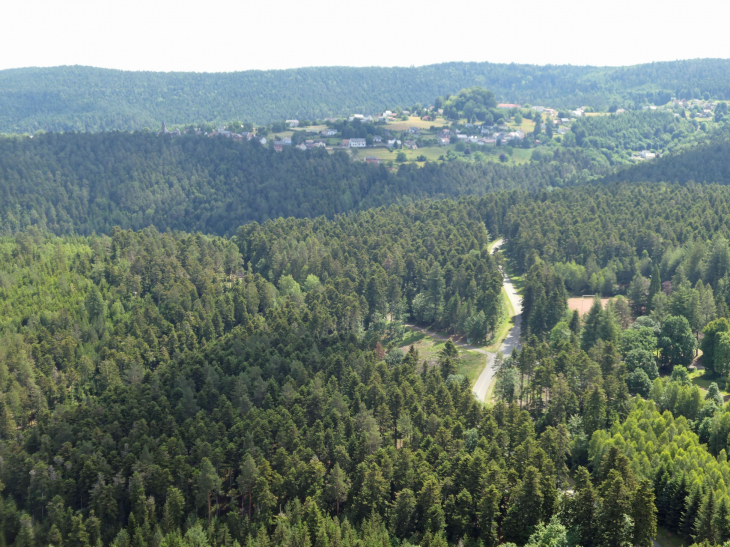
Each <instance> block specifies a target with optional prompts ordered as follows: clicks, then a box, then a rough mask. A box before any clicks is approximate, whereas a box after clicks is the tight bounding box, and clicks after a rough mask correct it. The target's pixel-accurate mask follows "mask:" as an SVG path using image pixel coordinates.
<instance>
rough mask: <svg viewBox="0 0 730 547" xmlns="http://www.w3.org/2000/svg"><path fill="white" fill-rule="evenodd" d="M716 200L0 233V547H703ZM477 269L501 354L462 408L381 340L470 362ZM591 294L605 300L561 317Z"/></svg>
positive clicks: (480, 312)
mask: <svg viewBox="0 0 730 547" xmlns="http://www.w3.org/2000/svg"><path fill="white" fill-rule="evenodd" d="M728 199H730V190H729V189H728V187H725V186H716V185H698V184H689V185H684V186H681V185H667V184H661V185H652V184H637V185H633V184H615V185H606V186H594V185H592V186H582V187H576V188H566V189H554V190H547V189H546V190H542V191H538V192H528V191H524V190H509V191H502V192H494V193H490V194H487V195H483V196H466V197H462V198H460V199H459V200H458V201H450V200H440V201H438V200H435V201H434V200H426V201H423V200H420V201H418V202H414V203H407V204H404V205H392V206H389V207H379V208H375V209H368V210H366V211H361V212H352V213H349V214H347V215H337V216H334V217H333V218H331V219H327V218H325V217H318V218H314V219H306V218H302V219H296V218H288V219H276V220H269V221H266V222H264V223H262V224H259V223H256V222H253V223H246V224H243V225H241V226H240V227H239V228H237V229H235V230H226V231H227V232H232V234H231V235H230V236H229V237H227V238H223V237H220V236H216V235H205V234H201V233H197V234H195V233H185V232H172V231H166V232H160V231H159V230H157V229H156V228H154V227H148V228H145V229H143V230H138V231H133V230H129V229H122V228H118V227H116V228H112V229H111V230H109V231H108V232H107V233H102V234H98V235H86V236H85V235H74V234H61V235H54V234H52V233H51V232H50V231H47V230H46V229H44V228H41V227H39V226H30V227H27V228H25V229H23V230H20V231H17V232H15V233H12V234H10V233H9V234H7V235H4V236H2V239H0V307H1V310H2V311H1V312H0V317H2V322H1V323H0V333H1V334H0V336H2V342H1V343H0V393H1V398H0V457H1V458H2V459H1V460H0V462H1V463H0V481H1V482H0V485H1V486H2V495H1V499H2V503H1V504H0V519H1V520H0V522H1V524H0V530H1V531H2V534H1V535H0V542H1V543H2V544H4V545H8V546H11V545H18V546H36V545H37V546H41V545H54V546H66V545H69V546H70V545H74V546H75V545H81V546H84V545H89V546H92V545H93V546H96V545H104V546H106V545H114V546H117V547H123V546H124V547H127V546H135V547H136V546H146V545H154V546H165V547H168V546H224V545H225V546H233V545H241V546H250V547H258V546H261V547H263V546H267V547H269V546H287V547H288V546H299V545H310V546H335V545H337V546H342V545H347V546H360V545H363V546H364V545H368V546H369V545H382V546H383V547H385V546H392V545H403V546H406V545H422V546H427V547H428V546H446V545H456V544H459V543H461V544H463V545H474V546H482V545H483V546H491V545H495V546H496V545H499V544H512V545H518V546H523V545H528V546H530V547H532V546H538V545H551V544H552V545H565V546H569V545H581V546H584V547H585V546H600V547H603V546H605V547H608V546H615V545H627V546H628V545H641V546H644V545H646V546H649V545H651V541H652V539H653V537H654V536H655V534H656V531H657V526H658V525H659V526H662V527H663V529H664V530H667V531H671V532H672V533H673V534H675V535H677V536H678V537H681V538H684V539H685V540H686V541H688V542H689V543H692V542H696V543H697V544H702V542H705V543H704V544H705V545H710V544H712V545H715V544H718V545H721V544H723V543H724V542H725V541H728V540H730V506H729V502H730V494H729V493H728V492H727V486H726V485H727V484H729V483H730V482H729V481H730V464H728V463H727V456H726V454H727V450H728V449H730V447H728V446H727V443H728V433H730V409H728V408H727V407H726V405H725V403H724V401H723V397H722V390H723V389H725V382H726V378H727V376H728V373H729V372H730V367H728V365H727V363H728V362H730V359H729V357H730V323H729V322H728V320H727V318H726V317H727V315H728V300H727V287H728V281H727V280H728V276H729V275H730V273H729V272H728V269H729V268H730V251H729V250H728V242H727V239H726V238H727V234H726V230H727V228H726V226H727V218H726V217H727V215H728V207H727V201H728ZM497 235H501V236H503V237H504V238H505V239H506V242H507V243H506V249H505V251H504V253H501V252H500V253H497V254H496V255H492V254H490V252H489V244H490V243H491V242H492V241H493V239H494V238H495V237H496V236H497ZM503 255H504V256H503ZM505 261H507V263H506V264H505ZM500 267H502V268H504V267H511V268H514V269H515V271H516V272H519V273H520V274H521V278H522V282H523V288H522V291H523V296H524V303H523V340H524V341H523V345H522V348H521V349H519V350H517V351H515V352H514V353H513V354H512V355H511V356H510V357H509V358H506V359H501V358H499V357H498V358H497V361H496V365H495V366H496V368H497V373H496V385H495V388H494V403H493V404H489V405H486V406H483V405H482V404H481V403H479V402H477V401H476V399H475V398H474V396H473V394H472V391H471V385H470V383H469V381H468V380H467V379H466V378H465V377H464V376H462V375H460V374H457V367H456V361H457V360H458V359H459V357H458V352H457V351H456V348H455V346H454V345H453V344H446V345H445V346H444V349H443V350H442V351H441V353H440V354H439V356H438V359H437V361H436V363H435V364H433V365H430V364H429V362H428V361H424V360H423V359H422V358H421V357H420V356H419V353H418V350H417V349H416V348H414V347H409V346H408V345H405V346H404V345H402V342H401V340H402V339H403V335H404V331H405V326H404V323H405V322H406V321H414V322H416V323H418V324H420V325H424V326H432V327H434V328H438V329H441V330H443V331H445V332H451V333H456V334H462V335H468V336H470V337H472V338H473V339H481V340H488V339H489V337H490V336H492V335H493V330H494V328H495V326H496V325H497V324H498V323H499V322H501V321H502V320H503V318H504V315H505V313H507V310H506V309H505V307H504V304H503V303H502V299H501V297H500V290H501V282H502V273H501V271H500ZM515 275H516V274H515ZM586 288H590V289H594V290H595V291H596V293H598V294H602V295H605V296H613V295H618V296H616V297H615V298H614V299H613V300H611V302H610V304H609V305H608V306H606V307H605V308H604V307H602V306H601V305H600V302H598V301H596V302H595V303H594V305H593V307H592V309H591V310H590V312H588V314H586V315H585V316H584V317H583V318H581V317H580V316H579V315H578V314H577V313H575V312H570V311H569V310H568V308H567V306H566V297H567V295H568V292H569V291H570V292H571V293H573V294H575V293H576V292H578V293H579V294H580V291H582V290H586ZM700 334H701V336H698V335H700ZM698 340H699V341H698ZM698 348H701V349H702V352H703V364H704V365H705V366H706V367H707V372H706V373H705V374H706V375H707V377H709V378H714V382H713V383H712V384H711V385H710V386H709V389H707V390H706V391H703V390H701V389H700V388H699V387H698V386H697V385H695V384H693V383H692V381H691V374H692V373H691V370H692V369H691V365H692V363H693V358H694V356H695V354H696V351H697V349H698ZM550 542H552V543H550Z"/></svg>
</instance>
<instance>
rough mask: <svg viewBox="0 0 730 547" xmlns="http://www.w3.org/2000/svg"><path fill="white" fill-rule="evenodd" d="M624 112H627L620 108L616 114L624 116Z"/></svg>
mask: <svg viewBox="0 0 730 547" xmlns="http://www.w3.org/2000/svg"><path fill="white" fill-rule="evenodd" d="M624 112H626V110H624V109H623V108H619V109H618V110H617V111H616V114H623V113H624Z"/></svg>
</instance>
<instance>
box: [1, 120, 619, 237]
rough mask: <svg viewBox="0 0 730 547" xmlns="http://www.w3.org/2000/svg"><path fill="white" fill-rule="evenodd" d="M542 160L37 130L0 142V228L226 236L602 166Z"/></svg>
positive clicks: (554, 178)
mask: <svg viewBox="0 0 730 547" xmlns="http://www.w3.org/2000/svg"><path fill="white" fill-rule="evenodd" d="M556 154H557V156H556V160H555V161H553V162H551V163H544V164H537V163H530V164H524V165H514V164H503V163H498V162H483V163H467V162H465V161H459V160H457V161H453V162H448V163H439V164H436V163H431V162H429V163H428V164H427V165H426V166H425V167H423V168H421V169H417V168H416V167H414V166H411V165H404V166H402V167H400V168H399V169H398V171H395V172H394V171H389V170H388V169H386V168H385V167H384V166H382V165H380V166H376V165H368V164H366V163H364V162H362V161H354V160H353V159H351V157H350V156H348V155H347V154H346V153H344V152H342V151H336V152H335V153H333V154H328V153H327V152H326V151H324V150H321V149H320V150H307V151H300V150H296V149H292V148H291V147H288V148H287V149H286V150H284V151H283V152H281V153H277V152H275V151H274V150H273V149H271V148H267V147H263V146H260V145H259V144H258V142H257V141H255V140H254V141H252V142H250V143H247V142H243V143H238V142H234V141H232V140H228V139H224V138H213V139H211V138H207V137H202V136H184V137H181V138H176V139H170V138H167V137H162V136H157V135H153V134H150V133H134V134H132V133H123V132H111V133H96V134H91V133H87V134H77V133H66V134H58V133H47V134H44V135H39V136H37V137H35V138H27V137H26V138H20V139H16V138H8V139H0V230H3V231H4V232H6V233H7V232H12V231H15V230H18V229H22V228H24V227H26V226H28V225H31V224H33V225H39V226H41V227H44V228H46V229H49V230H51V231H53V232H55V233H57V234H69V233H77V234H90V233H93V232H96V233H109V232H110V231H111V229H112V227H113V226H121V227H122V228H133V229H141V228H144V227H146V226H150V225H154V226H156V227H157V228H158V229H159V230H165V229H168V228H169V229H173V230H185V231H202V232H205V233H214V234H221V235H222V234H230V233H231V232H232V231H233V230H235V229H236V228H238V226H240V225H241V224H243V223H245V222H250V221H257V222H264V221H266V220H268V219H273V218H276V217H290V216H294V217H316V216H320V215H324V216H326V217H329V218H331V217H333V216H334V215H336V214H341V213H346V212H348V211H351V210H360V209H365V208H368V207H374V206H379V205H387V204H391V203H404V202H408V201H411V200H414V199H420V198H424V197H457V196H460V195H467V194H476V195H480V194H484V193H486V192H491V191H495V190H502V189H510V188H525V189H534V188H544V187H547V186H562V185H563V181H567V180H572V179H574V178H575V177H579V176H582V175H583V174H584V173H587V172H591V173H594V174H596V175H600V174H608V172H607V171H603V169H604V166H603V165H602V164H600V163H596V164H594V163H590V162H589V161H588V160H587V159H586V158H584V157H582V156H581V155H580V154H578V153H573V152H572V151H569V150H565V151H558V152H557V153H556Z"/></svg>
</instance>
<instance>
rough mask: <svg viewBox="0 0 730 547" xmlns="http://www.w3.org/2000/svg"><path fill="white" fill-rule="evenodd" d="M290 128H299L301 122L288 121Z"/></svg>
mask: <svg viewBox="0 0 730 547" xmlns="http://www.w3.org/2000/svg"><path fill="white" fill-rule="evenodd" d="M286 124H287V125H288V126H289V127H299V120H286Z"/></svg>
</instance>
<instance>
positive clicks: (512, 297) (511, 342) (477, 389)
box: [472, 239, 522, 402]
mask: <svg viewBox="0 0 730 547" xmlns="http://www.w3.org/2000/svg"><path fill="white" fill-rule="evenodd" d="M502 243H503V240H501V239H498V240H497V241H495V243H494V245H493V246H492V252H495V251H496V250H497V249H499V248H500V247H501V246H502ZM502 273H503V276H504V281H503V284H504V285H503V286H504V290H505V292H506V293H507V297H508V298H509V301H510V303H511V304H512V307H513V308H514V310H515V314H516V315H515V323H514V326H513V327H512V328H511V329H510V331H509V332H508V333H507V337H506V338H505V339H504V341H503V342H502V345H501V346H500V347H499V351H501V352H502V354H503V355H504V356H505V357H507V356H509V355H511V354H512V350H514V349H515V348H519V347H520V334H521V332H522V330H521V328H520V326H521V324H522V298H521V297H520V295H519V294H517V290H516V289H515V286H514V285H513V284H512V280H511V279H510V278H509V276H508V275H507V274H506V273H504V272H502ZM480 353H486V354H487V366H485V367H484V370H482V373H481V374H480V375H479V378H477V381H476V383H475V384H474V388H473V389H472V391H473V392H474V396H475V397H476V398H477V399H478V400H479V401H482V402H484V401H485V399H486V398H487V391H488V390H489V386H490V384H491V383H492V379H493V378H494V373H495V372H496V371H495V370H494V358H495V356H496V354H495V353H489V352H485V351H484V350H481V352H480Z"/></svg>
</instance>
